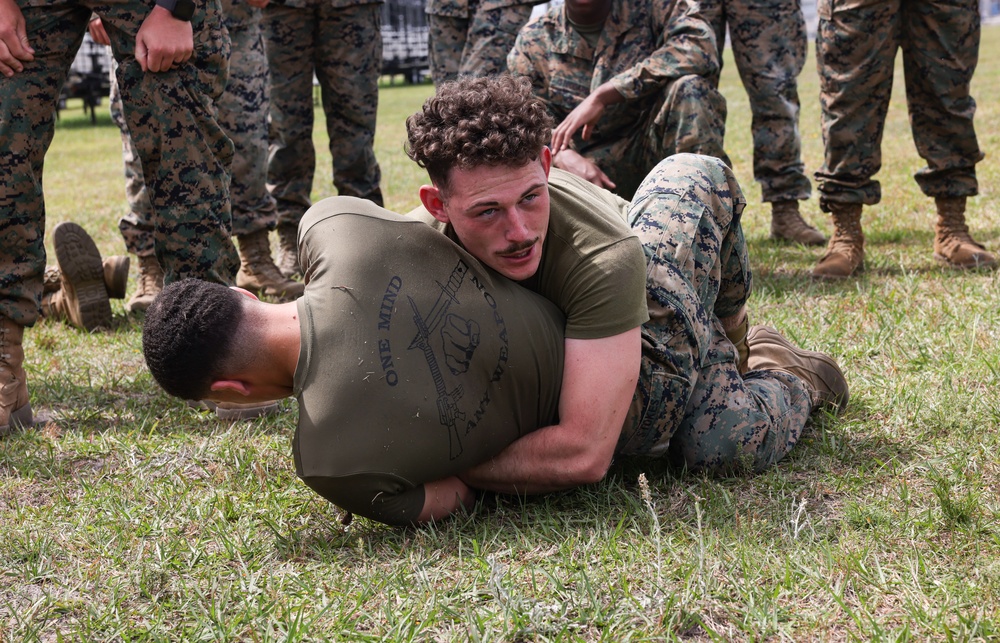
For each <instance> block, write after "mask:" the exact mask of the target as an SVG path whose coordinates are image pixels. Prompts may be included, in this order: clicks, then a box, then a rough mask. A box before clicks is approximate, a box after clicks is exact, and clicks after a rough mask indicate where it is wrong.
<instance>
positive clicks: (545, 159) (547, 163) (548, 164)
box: [541, 145, 552, 178]
mask: <svg viewBox="0 0 1000 643" xmlns="http://www.w3.org/2000/svg"><path fill="white" fill-rule="evenodd" d="M541 161H542V169H543V170H545V178H549V170H551V169H552V150H550V149H549V146H548V145H544V146H542V155H541Z"/></svg>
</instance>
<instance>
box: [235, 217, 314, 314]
mask: <svg viewBox="0 0 1000 643" xmlns="http://www.w3.org/2000/svg"><path fill="white" fill-rule="evenodd" d="M236 241H237V245H238V246H239V251H240V271H239V272H238V273H236V285H237V286H239V287H240V288H246V289H247V290H249V291H250V292H252V293H254V294H264V295H267V296H268V297H275V298H277V299H279V300H280V301H292V300H293V299H295V298H297V297H300V296H301V295H302V292H303V291H304V290H305V284H303V283H301V282H298V281H292V280H291V279H288V278H287V277H285V276H284V275H283V274H282V273H281V272H280V271H279V270H278V267H277V266H276V265H274V260H273V259H271V242H270V240H269V239H268V236H267V230H260V231H258V232H254V233H252V234H244V235H238V236H237V237H236Z"/></svg>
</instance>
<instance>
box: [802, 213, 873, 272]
mask: <svg viewBox="0 0 1000 643" xmlns="http://www.w3.org/2000/svg"><path fill="white" fill-rule="evenodd" d="M830 215H831V216H832V217H833V236H832V237H830V244H829V245H828V246H827V248H826V254H824V255H823V256H822V257H820V259H819V261H818V262H817V263H816V265H815V267H813V270H812V276H813V277H815V278H817V279H846V278H847V277H850V276H851V275H853V274H855V273H858V272H861V271H862V270H864V267H865V233H864V232H863V231H862V230H861V204H860V203H832V204H830Z"/></svg>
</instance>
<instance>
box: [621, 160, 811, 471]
mask: <svg viewBox="0 0 1000 643" xmlns="http://www.w3.org/2000/svg"><path fill="white" fill-rule="evenodd" d="M745 205H746V200H745V198H744V197H743V193H742V191H741V190H740V186H739V184H738V183H737V182H736V178H735V177H734V176H733V173H732V170H730V169H729V167H727V166H726V165H725V164H723V163H722V162H721V161H719V160H718V159H714V158H709V157H705V156H696V155H691V154H679V155H676V156H672V157H669V158H667V159H664V161H663V162H662V163H660V164H659V165H657V166H656V168H655V169H653V171H652V172H651V173H650V174H649V176H648V177H646V180H645V181H644V182H643V183H642V185H641V186H639V189H638V191H637V193H636V196H635V199H634V200H633V201H632V207H631V209H630V211H629V223H630V225H631V226H632V229H633V230H634V231H635V233H636V235H638V237H639V239H640V240H641V241H642V243H643V248H644V250H645V253H646V262H647V273H646V290H647V301H648V303H649V317H650V319H649V321H648V322H646V323H645V324H644V325H643V327H642V366H641V370H640V372H639V384H638V386H637V387H636V394H635V397H634V398H633V401H632V406H631V408H630V410H629V413H628V416H627V418H626V421H625V426H624V428H623V430H622V435H621V438H620V440H619V443H618V448H617V453H619V454H622V455H643V456H658V457H667V458H669V459H670V460H671V461H673V462H675V463H677V464H679V465H684V466H687V467H689V468H695V469H700V468H705V469H711V470H718V471H731V470H744V469H752V470H754V471H760V470H762V469H765V468H766V467H768V466H770V465H772V464H774V463H775V462H777V461H778V460H780V459H781V458H782V457H783V456H784V455H785V454H786V453H788V451H789V450H790V449H791V448H792V447H793V446H794V445H795V443H796V442H797V441H798V438H799V435H800V434H801V433H802V429H803V427H804V426H805V424H806V421H807V420H808V418H809V413H810V408H811V401H810V396H809V392H808V390H807V389H806V386H805V384H804V383H803V382H802V381H801V380H799V379H798V378H797V377H795V376H793V375H790V374H787V373H780V372H776V371H751V372H749V373H747V374H746V375H745V376H742V377H741V376H740V374H739V371H738V370H737V367H736V361H737V356H736V347H735V346H733V344H732V342H730V341H729V339H727V338H726V334H725V331H724V330H723V328H722V324H721V322H720V321H719V319H720V317H729V316H732V315H735V314H736V313H738V312H739V310H740V308H742V307H743V306H744V304H745V303H746V301H747V298H748V297H749V295H750V291H751V288H752V281H753V280H752V276H751V272H750V265H749V258H748V255H747V247H746V240H745V239H744V237H743V230H742V228H741V226H740V216H741V214H742V212H743V208H744V206H745Z"/></svg>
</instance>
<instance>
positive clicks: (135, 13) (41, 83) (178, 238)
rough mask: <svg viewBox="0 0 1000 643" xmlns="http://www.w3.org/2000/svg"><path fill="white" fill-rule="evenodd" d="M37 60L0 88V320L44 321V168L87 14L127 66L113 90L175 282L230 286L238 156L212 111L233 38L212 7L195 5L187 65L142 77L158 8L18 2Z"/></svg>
mask: <svg viewBox="0 0 1000 643" xmlns="http://www.w3.org/2000/svg"><path fill="white" fill-rule="evenodd" d="M19 4H20V5H21V9H22V12H23V14H24V18H25V21H26V25H27V32H28V39H29V42H30V44H31V46H32V47H34V49H35V60H34V62H32V63H28V64H26V65H25V69H24V71H22V72H20V73H18V74H15V75H14V76H13V77H12V78H4V79H3V82H0V167H2V168H3V172H2V173H0V257H2V259H0V262H2V265H0V315H3V316H5V317H9V318H10V319H12V320H14V321H15V322H17V323H18V324H23V325H30V324H32V323H34V321H35V320H36V319H37V316H38V309H39V305H40V300H41V294H42V274H43V271H44V269H45V247H44V243H43V232H44V228H45V206H44V202H43V198H42V164H43V159H44V157H45V153H46V151H47V150H48V147H49V144H50V143H51V141H52V135H53V131H54V120H55V106H56V101H57V99H58V96H59V91H60V89H61V87H62V85H63V83H64V81H65V79H66V76H67V73H68V70H69V66H70V64H71V63H72V61H73V57H74V55H75V53H76V51H77V49H78V48H79V46H80V43H81V41H82V39H83V34H84V33H85V32H86V29H87V23H88V22H89V20H90V16H91V11H92V10H93V11H95V12H96V13H97V14H98V15H100V16H101V18H102V20H103V22H104V25H105V27H106V29H107V31H108V35H109V36H110V37H111V42H112V48H113V50H114V52H115V57H116V58H117V59H118V60H119V61H120V63H121V66H120V67H119V70H118V81H119V85H120V87H121V90H122V96H123V99H124V102H125V105H126V106H127V110H126V114H125V115H126V118H127V120H128V123H129V129H130V130H131V131H132V132H133V136H134V139H135V142H136V149H137V150H138V153H139V155H140V157H141V158H142V159H143V163H144V167H145V168H146V171H147V172H146V173H147V176H148V177H151V180H150V181H149V184H150V188H151V189H150V201H151V203H152V205H153V209H154V211H155V212H156V213H157V229H158V230H160V231H161V232H162V235H161V238H162V240H163V241H162V243H158V244H157V248H156V253H157V255H158V257H159V258H160V261H161V263H162V264H163V265H164V267H165V268H166V271H167V278H168V279H169V280H173V279H179V278H183V277H199V278H202V279H206V280H209V281H216V282H221V283H232V280H233V277H234V275H235V274H236V270H237V269H238V267H239V259H238V256H237V254H236V249H235V247H234V246H233V244H232V242H231V240H230V238H229V227H230V210H229V192H228V174H227V170H228V166H229V164H230V163H231V161H232V155H233V147H232V143H230V141H229V139H228V138H227V137H226V136H225V134H224V133H223V132H222V130H221V128H220V127H219V124H218V122H217V121H216V119H215V115H214V109H213V106H212V102H213V100H214V99H215V97H217V96H218V95H219V94H220V93H221V92H222V88H223V87H224V86H225V82H226V70H227V66H228V65H227V60H228V58H229V38H228V35H227V34H226V31H225V29H224V28H223V26H222V20H221V14H220V11H219V5H218V2H217V1H214V0H213V1H209V2H205V3H198V8H197V9H196V11H195V15H194V18H193V20H192V27H193V30H194V45H195V51H194V55H193V57H192V59H191V60H190V61H188V62H187V63H185V64H184V65H181V66H179V67H177V68H175V69H172V70H171V71H167V72H160V73H148V74H147V73H143V71H142V69H141V67H140V66H139V63H138V62H137V61H136V60H135V57H134V47H135V35H136V33H137V31H138V29H139V27H140V25H141V24H142V21H143V20H144V19H145V17H146V15H147V14H148V13H149V11H150V9H151V8H152V7H153V4H154V3H153V0H146V1H141V0H123V1H122V2H118V3H115V4H106V3H99V2H91V1H89V0H80V1H76V0H74V1H70V0H65V1H62V0H33V1H31V2H24V1H23V0H22V2H20V3H19Z"/></svg>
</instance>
